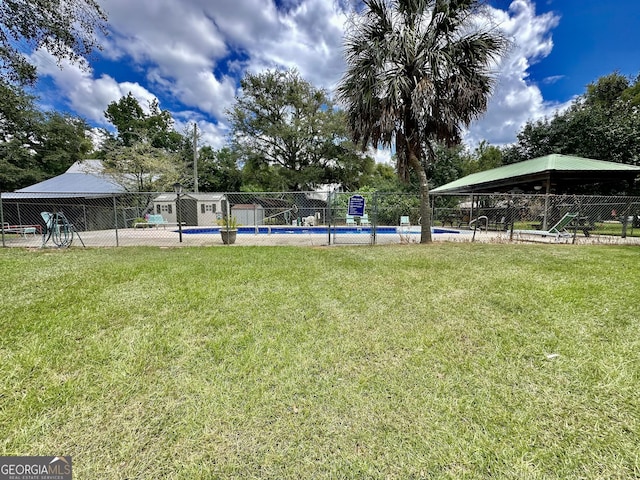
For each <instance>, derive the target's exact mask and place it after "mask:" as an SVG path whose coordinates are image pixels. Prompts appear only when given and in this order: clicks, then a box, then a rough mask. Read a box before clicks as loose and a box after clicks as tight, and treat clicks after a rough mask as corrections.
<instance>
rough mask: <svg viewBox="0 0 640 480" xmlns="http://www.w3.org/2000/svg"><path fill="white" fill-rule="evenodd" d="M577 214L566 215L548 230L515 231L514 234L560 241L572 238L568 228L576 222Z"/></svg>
mask: <svg viewBox="0 0 640 480" xmlns="http://www.w3.org/2000/svg"><path fill="white" fill-rule="evenodd" d="M577 217H578V214H577V213H565V214H564V216H563V217H562V218H561V219H560V220H559V221H558V223H556V224H555V225H554V226H553V227H551V228H549V229H548V230H514V231H513V233H518V234H523V235H540V236H543V237H555V238H556V240H558V239H559V238H560V237H570V236H571V232H569V231H567V227H568V226H569V224H570V223H571V222H573V221H574V220H576V218H577Z"/></svg>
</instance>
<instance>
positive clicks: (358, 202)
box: [348, 195, 364, 217]
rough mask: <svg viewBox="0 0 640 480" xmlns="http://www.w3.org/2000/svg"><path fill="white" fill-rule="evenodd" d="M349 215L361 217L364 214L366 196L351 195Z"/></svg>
mask: <svg viewBox="0 0 640 480" xmlns="http://www.w3.org/2000/svg"><path fill="white" fill-rule="evenodd" d="M348 215H353V216H354V217H361V216H362V215H364V197H363V196H362V195H352V196H351V197H349V212H348Z"/></svg>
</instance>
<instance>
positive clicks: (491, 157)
mask: <svg viewBox="0 0 640 480" xmlns="http://www.w3.org/2000/svg"><path fill="white" fill-rule="evenodd" d="M502 163H503V162H502V150H501V149H500V148H498V147H496V146H494V145H489V144H488V143H487V142H486V141H484V140H483V141H482V142H480V145H478V146H477V147H476V148H475V149H474V151H473V154H471V155H467V156H466V157H465V159H464V160H463V162H462V172H461V173H462V176H465V175H470V174H472V173H477V172H484V171H485V170H491V169H492V168H498V167H500V166H502Z"/></svg>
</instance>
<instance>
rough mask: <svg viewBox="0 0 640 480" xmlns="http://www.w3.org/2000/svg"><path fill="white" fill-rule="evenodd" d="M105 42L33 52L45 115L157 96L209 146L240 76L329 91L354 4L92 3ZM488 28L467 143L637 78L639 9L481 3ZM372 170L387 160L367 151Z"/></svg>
mask: <svg viewBox="0 0 640 480" xmlns="http://www.w3.org/2000/svg"><path fill="white" fill-rule="evenodd" d="M100 1H101V4H102V5H103V6H104V8H105V10H106V11H107V13H108V15H109V31H110V35H109V36H108V37H107V38H106V39H104V40H103V42H102V44H103V46H104V49H103V51H102V52H96V53H95V54H94V55H93V56H92V57H91V59H90V60H89V62H88V63H87V64H86V65H84V68H80V67H81V66H80V65H71V64H68V63H66V62H65V63H64V64H63V68H62V69H60V68H58V67H57V66H56V65H55V60H53V59H52V58H51V57H50V55H49V54H48V53H47V52H43V51H40V52H36V53H34V58H35V60H36V62H37V63H38V64H39V67H40V72H41V75H42V77H41V78H42V80H41V82H40V83H39V85H38V92H36V93H38V94H39V95H40V97H41V103H42V104H43V105H44V106H47V107H52V108H57V109H60V110H68V111H71V112H73V113H76V114H78V115H81V116H83V117H84V118H86V119H87V120H88V121H89V122H90V123H91V124H92V125H95V126H99V127H106V128H109V127H110V126H109V125H108V124H107V123H106V120H105V119H104V116H103V114H102V112H103V111H104V110H105V109H106V107H107V105H108V104H109V103H110V102H112V101H117V100H118V99H119V98H120V97H122V96H123V95H126V94H127V93H128V92H132V93H133V95H135V96H136V97H137V98H138V99H139V100H140V102H141V104H143V105H146V104H147V102H148V101H150V100H152V99H154V98H157V99H158V100H159V102H160V107H161V108H162V109H167V110H170V111H171V113H172V114H173V116H174V119H175V120H176V128H177V129H178V130H179V131H181V130H182V129H184V128H186V127H187V126H188V125H189V124H192V123H193V122H197V124H198V126H199V129H200V131H201V132H202V135H203V137H202V143H203V144H208V145H211V146H213V147H214V148H220V147H222V146H223V145H224V143H225V135H226V133H227V126H226V123H225V117H224V112H225V110H226V109H227V108H229V107H230V106H231V105H232V104H233V101H234V98H235V97H236V95H239V94H240V93H241V92H239V91H238V80H239V78H241V76H242V75H243V74H244V73H245V72H247V71H251V72H259V71H261V70H264V69H266V68H292V67H295V68H297V69H298V71H299V72H300V73H301V75H302V76H303V77H304V78H306V79H307V80H309V81H311V82H312V83H313V84H315V85H316V86H319V87H324V88H327V89H328V90H329V91H331V90H332V89H333V87H334V86H335V84H336V82H337V81H338V80H339V78H340V76H341V74H342V72H343V69H344V62H343V59H342V35H343V32H344V28H345V25H346V20H347V15H348V12H347V9H348V6H349V5H353V4H354V2H356V1H357V0H333V1H332V0H276V1H275V2H274V1H273V0H234V1H233V2H229V0H135V1H131V0H100ZM489 4H490V5H491V6H492V7H493V8H492V14H493V18H494V21H495V22H496V24H497V25H498V26H499V28H501V29H502V30H503V31H504V32H505V34H506V35H507V36H508V37H509V38H510V39H511V40H512V45H513V46H512V48H511V50H510V53H509V55H508V57H506V58H505V59H504V60H503V61H502V62H501V64H500V65H499V67H498V84H497V87H496V90H495V94H494V96H493V97H492V99H491V102H490V105H489V108H488V110H487V113H486V115H484V116H483V118H481V119H480V120H478V121H476V122H474V124H473V125H472V126H471V127H470V129H469V131H468V133H467V136H466V141H467V142H468V144H470V145H475V144H477V143H478V142H479V141H480V140H487V141H488V142H489V143H491V144H494V145H502V144H507V143H510V142H513V141H515V139H516V134H517V132H518V131H519V129H520V128H521V127H522V125H523V124H524V123H525V122H526V121H528V120H536V119H539V118H543V117H545V116H549V115H552V114H553V113H554V112H555V111H556V110H557V109H559V108H564V107H566V106H567V105H568V103H569V102H571V101H572V100H573V99H574V98H575V97H576V96H577V95H580V94H582V93H584V91H585V88H586V85H587V84H589V83H591V82H593V81H595V80H597V78H598V77H600V76H602V75H606V74H609V73H611V72H613V71H619V72H620V73H622V74H624V75H628V76H631V77H633V78H635V77H636V76H637V75H638V74H639V73H640V61H639V60H640V55H639V50H640V41H639V40H640V33H638V32H639V30H640V29H638V28H637V26H636V22H637V21H638V20H639V19H640V2H639V1H638V0H618V1H616V2H603V1H601V0H600V1H598V0H581V1H579V0H538V1H534V0H511V1H508V0H490V2H489ZM378 158H379V159H380V160H381V161H384V160H385V159H388V153H380V154H378Z"/></svg>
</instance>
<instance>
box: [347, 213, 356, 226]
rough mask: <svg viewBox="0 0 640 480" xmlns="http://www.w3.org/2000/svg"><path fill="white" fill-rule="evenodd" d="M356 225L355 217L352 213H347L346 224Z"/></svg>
mask: <svg viewBox="0 0 640 480" xmlns="http://www.w3.org/2000/svg"><path fill="white" fill-rule="evenodd" d="M355 225H356V217H354V216H353V215H347V226H355Z"/></svg>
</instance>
